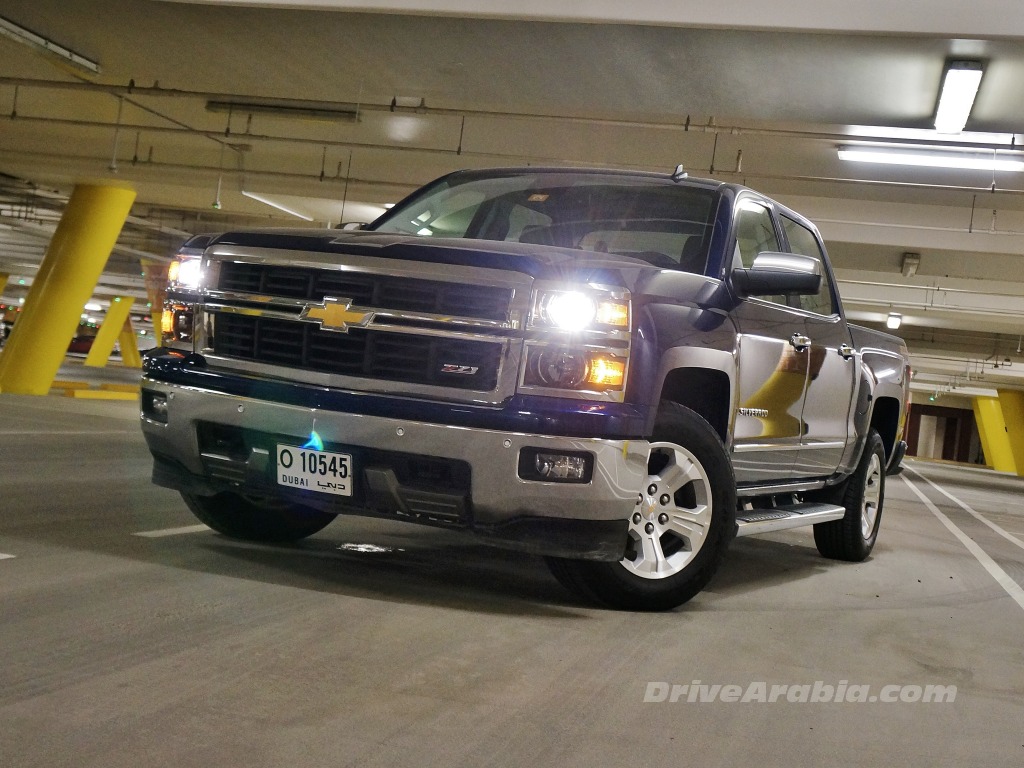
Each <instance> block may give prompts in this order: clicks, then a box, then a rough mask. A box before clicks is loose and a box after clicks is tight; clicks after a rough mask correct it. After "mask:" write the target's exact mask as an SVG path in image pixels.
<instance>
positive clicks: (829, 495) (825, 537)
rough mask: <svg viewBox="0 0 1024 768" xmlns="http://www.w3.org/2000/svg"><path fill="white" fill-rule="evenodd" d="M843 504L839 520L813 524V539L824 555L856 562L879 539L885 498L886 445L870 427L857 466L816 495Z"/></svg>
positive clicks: (863, 556) (863, 557) (869, 551)
mask: <svg viewBox="0 0 1024 768" xmlns="http://www.w3.org/2000/svg"><path fill="white" fill-rule="evenodd" d="M815 498H816V499H819V500H821V501H828V502H831V503H833V504H839V505H840V506H842V507H845V508H846V515H845V516H844V517H843V519H842V520H833V521H832V522H830V523H818V524H817V525H816V526H814V543H815V544H816V545H817V547H818V552H820V553H821V554H822V555H823V556H824V557H829V558H832V559H833V560H847V561H850V562H855V563H859V562H860V561H862V560H864V559H865V558H867V556H868V555H870V554H871V550H872V549H873V548H874V546H875V542H876V541H877V540H878V527H879V525H880V524H881V522H882V502H883V501H884V499H885V447H884V445H883V444H882V438H881V437H880V436H879V434H878V432H876V431H875V430H873V429H872V430H871V432H869V433H868V438H867V442H866V444H865V445H864V453H863V454H862V455H861V457H860V461H859V462H858V464H857V469H856V470H854V472H853V474H852V475H850V476H849V477H848V478H847V479H846V480H844V481H843V482H842V483H840V484H839V485H837V486H835V487H834V488H830V489H828V490H827V491H825V492H821V493H819V494H817V495H816V496H815Z"/></svg>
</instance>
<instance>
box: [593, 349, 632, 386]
mask: <svg viewBox="0 0 1024 768" xmlns="http://www.w3.org/2000/svg"><path fill="white" fill-rule="evenodd" d="M625 380H626V362H625V360H622V359H621V358H615V357H603V356H602V357H597V356H595V357H593V358H591V360H590V368H589V370H588V371H587V381H588V382H589V383H590V384H593V385H595V386H599V387H608V388H611V389H621V388H622V383H623V382H624V381H625Z"/></svg>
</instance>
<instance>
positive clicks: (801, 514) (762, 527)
mask: <svg viewBox="0 0 1024 768" xmlns="http://www.w3.org/2000/svg"><path fill="white" fill-rule="evenodd" d="M845 515H846V510H845V509H844V508H843V507H840V506H837V505H836V504H819V503H817V502H813V501H808V502H804V503H803V504H780V505H779V506H777V507H772V508H771V509H741V510H740V511H739V512H737V513H736V535H737V536H756V535H757V534H759V533H770V532H772V531H784V530H786V529H787V528H800V527H802V526H805V525H814V524H815V523H827V522H829V521H831V520H842V519H843V517H844V516H845Z"/></svg>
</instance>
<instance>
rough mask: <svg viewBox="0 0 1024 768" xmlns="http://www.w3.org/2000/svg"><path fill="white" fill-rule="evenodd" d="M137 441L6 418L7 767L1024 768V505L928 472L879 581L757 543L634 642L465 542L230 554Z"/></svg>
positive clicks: (84, 427) (2, 529) (0, 508)
mask: <svg viewBox="0 0 1024 768" xmlns="http://www.w3.org/2000/svg"><path fill="white" fill-rule="evenodd" d="M136 418H137V409H136V406H135V404H133V403H131V402H116V401H79V400H73V399H68V398H59V397H44V398H33V397H23V396H16V395H2V396H0V649H2V655H0V659H2V661H0V765H2V766H5V768H21V767H22V766H47V767H48V768H52V767H54V766H76V768H82V767H84V766H103V767H104V768H115V767H117V766H132V767H133V768H137V766H151V767H155V766H175V768H181V767H182V766H247V767H253V766H282V765H291V766H299V767H304V766H389V767H391V768H394V767H395V766H417V767H422V766H476V767H481V766H518V765H530V766H538V765H556V764H557V765H560V766H623V765H629V764H640V765H645V766H678V765H701V766H737V765H753V764H756V765H759V766H827V765H845V766H877V765H885V764H891V763H893V762H910V761H914V763H915V764H920V765H928V766H931V767H933V768H934V767H935V766H958V767H959V766H964V765H969V764H980V765H985V766H987V767H988V768H991V767H993V766H1015V767H1016V766H1019V765H1021V764H1022V763H1024V730H1022V728H1021V723H1022V722H1024V651H1022V650H1021V648H1022V642H1021V638H1022V636H1024V591H1022V589H1021V587H1022V585H1024V502H1022V499H1024V493H1022V491H1024V480H1020V479H1017V478H1014V477H1007V476H1003V475H997V474H995V473H993V472H990V471H986V470H980V469H968V468H960V467H948V466H940V465H935V464H928V463H922V462H909V466H910V469H909V470H908V471H907V472H906V473H904V475H903V476H902V477H898V478H890V480H889V484H888V488H887V503H886V507H885V515H884V519H883V523H882V534H881V538H880V540H879V544H878V546H877V547H876V549H875V553H874V555H873V556H872V558H871V559H870V560H869V561H867V562H865V563H860V564H849V563H840V562H832V561H827V560H823V559H821V558H820V557H818V555H817V553H816V551H815V549H814V544H813V539H812V536H811V533H810V532H809V531H791V532H786V533H782V534H775V535H773V536H769V537H762V538H758V539H742V540H738V541H736V542H735V543H734V546H733V547H732V549H731V551H730V554H729V557H728V559H727V561H726V563H725V566H724V568H723V569H722V571H721V572H720V573H719V575H718V576H717V577H716V579H715V580H714V581H713V582H712V585H711V587H710V588H709V589H708V590H706V591H705V592H704V593H702V594H701V595H699V596H698V597H697V598H696V599H694V600H693V601H692V602H691V603H689V604H688V605H686V606H683V607H682V608H681V609H679V610H677V611H675V612H673V613H668V614H653V615H647V614H629V613H620V612H613V611H607V610H599V609H595V608H590V607H586V606H582V605H580V604H578V603H576V602H574V600H573V598H572V596H571V595H570V594H569V593H567V592H565V591H564V590H563V589H562V588H561V587H560V586H559V585H558V584H557V583H556V582H555V581H554V579H553V578H551V577H550V576H549V575H548V572H547V570H546V569H545V567H544V564H543V562H542V561H541V560H540V559H538V558H534V557H530V556H525V555H517V554H511V553H506V552H502V551H499V550H494V549H490V548H487V547H484V546H482V545H478V544H476V543H475V542H474V541H473V540H471V539H469V538H467V537H464V536H462V535H458V534H455V533H451V532H445V531H440V530H434V529H429V528H419V527H412V526H408V525H403V524H398V523H394V524H392V523H388V522H380V521H374V520H368V519H360V518H345V519H339V520H338V521H336V522H335V523H333V524H332V525H331V526H329V527H328V528H327V529H325V530H324V531H323V532H321V533H320V534H318V535H316V536H315V537H313V538H311V539H309V540H307V541H305V542H303V543H301V544H299V545H296V546H287V547H280V546H257V545H252V544H245V543H239V542H235V541H231V540H228V539H226V538H224V537H222V536H219V535H216V534H214V533H212V532H211V531H209V530H207V529H205V528H203V527H202V526H199V525H197V521H195V520H194V519H193V518H192V517H191V516H190V515H189V513H188V512H187V511H186V509H185V507H184V504H183V503H182V502H181V501H180V499H179V498H178V497H177V496H176V495H175V494H174V493H172V492H170V491H166V490H163V489H160V488H156V487H154V486H152V485H150V483H149V457H148V454H147V451H146V448H145V444H144V442H143V439H142V436H141V433H140V431H139V428H138V425H137V423H136ZM730 685H731V686H735V688H733V689H728V690H727V689H725V688H723V687H721V686H730ZM674 686H678V687H674ZM683 686H685V688H684V687H683ZM716 686H718V687H716ZM781 686H785V688H781ZM935 686H940V687H941V688H935ZM954 686H955V693H954V692H953V688H952V687H954ZM936 691H938V693H936ZM951 694H952V695H951ZM673 698H674V699H675V701H673V700H672V699H673ZM926 698H939V699H940V700H938V701H931V702H926V701H925V700H924V699H926ZM645 699H646V701H645ZM743 699H746V700H743ZM891 699H894V700H891ZM901 699H902V701H901ZM950 699H952V700H950Z"/></svg>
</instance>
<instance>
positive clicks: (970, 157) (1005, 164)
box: [839, 147, 1024, 171]
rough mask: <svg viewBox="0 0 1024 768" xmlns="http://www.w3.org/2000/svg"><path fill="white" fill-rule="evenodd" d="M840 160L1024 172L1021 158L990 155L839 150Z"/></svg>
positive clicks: (925, 150)
mask: <svg viewBox="0 0 1024 768" xmlns="http://www.w3.org/2000/svg"><path fill="white" fill-rule="evenodd" d="M839 159H840V160H850V161H853V162H859V163H881V164H883V165H916V166H920V167H924V168H968V169H975V170H981V171H1024V156H1022V155H1019V154H1018V155H1009V156H1007V155H1006V154H1005V153H1004V154H1003V155H1002V156H999V155H998V154H996V152H994V151H990V152H977V151H973V152H955V151H942V150H935V149H913V148H902V149H896V148H888V147H840V148H839Z"/></svg>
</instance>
